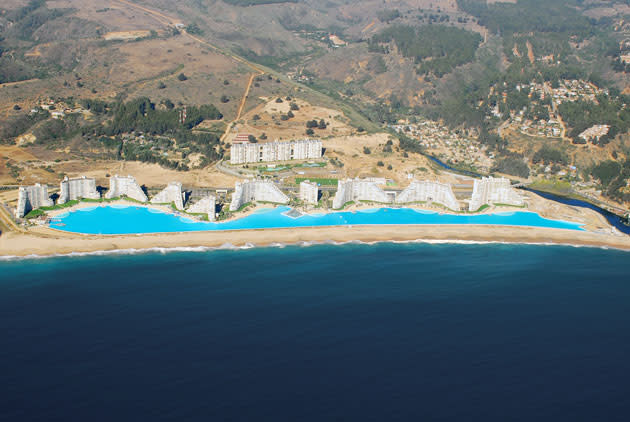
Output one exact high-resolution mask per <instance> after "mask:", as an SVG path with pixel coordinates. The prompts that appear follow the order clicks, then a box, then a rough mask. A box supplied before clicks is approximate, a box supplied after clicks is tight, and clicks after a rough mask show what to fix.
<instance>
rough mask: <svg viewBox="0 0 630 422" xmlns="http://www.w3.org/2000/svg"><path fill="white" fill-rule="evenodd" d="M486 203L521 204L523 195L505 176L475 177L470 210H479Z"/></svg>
mask: <svg viewBox="0 0 630 422" xmlns="http://www.w3.org/2000/svg"><path fill="white" fill-rule="evenodd" d="M486 204H506V205H516V206H521V205H523V204H524V200H523V197H522V196H521V195H519V194H518V192H516V190H515V189H514V188H512V185H511V184H510V181H509V180H508V179H505V178H494V177H484V178H482V179H481V180H480V179H475V184H474V186H473V194H472V198H471V199H470V204H469V206H468V210H469V211H477V210H478V209H479V208H481V207H482V206H483V205H486Z"/></svg>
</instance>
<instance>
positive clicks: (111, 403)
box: [0, 243, 630, 421]
mask: <svg viewBox="0 0 630 422" xmlns="http://www.w3.org/2000/svg"><path fill="white" fill-rule="evenodd" d="M629 270H630V255H629V254H628V253H627V252H621V251H615V250H603V249H591V248H573V247H561V246H527V245H501V244H476V245H461V244H460V245H455V244H418V243H409V244H376V245H360V244H349V245H343V246H332V245H318V246H310V247H300V246H289V247H284V248H252V249H247V250H214V251H206V252H173V253H165V254H162V253H147V254H139V255H107V256H84V257H60V258H46V259H36V260H22V261H13V260H8V261H2V262H0V274H1V275H0V333H2V338H1V340H0V375H1V377H2V382H1V384H0V420H3V421H4V420H6V421H68V420H85V421H97V420H107V421H113V420H115V421H121V420H133V421H137V420H150V421H165V420H168V421H171V420H173V421H187V420H203V421H223V420H233V421H241V420H243V421H258V420H265V421H266V420H272V421H284V420H292V421H293V420H295V421H331V420H342V421H348V420H353V421H355V420H356V421H403V420H404V421H409V420H413V421H416V420H423V421H424V420H441V421H468V420H479V421H490V420H491V421H541V420H550V421H558V420H569V421H600V420H601V421H627V420H628V416H629V415H630V398H629V393H630V387H629V385H630V383H629V382H628V380H629V379H630V334H629V333H628V326H629V324H630V312H629V311H630V277H629V276H628V274H629Z"/></svg>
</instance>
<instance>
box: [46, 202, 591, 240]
mask: <svg viewBox="0 0 630 422" xmlns="http://www.w3.org/2000/svg"><path fill="white" fill-rule="evenodd" d="M290 209H291V208H290V207H286V206H283V207H277V208H265V209H261V210H258V211H257V212H255V213H252V214H250V215H248V216H246V217H242V218H239V219H236V220H230V221H224V222H199V221H196V220H193V219H191V218H188V217H185V216H181V215H176V214H171V213H167V212H162V211H160V210H157V209H155V208H150V207H142V206H120V205H116V206H101V207H95V208H90V209H85V208H84V209H82V210H77V211H72V212H69V213H64V214H62V215H60V216H58V217H56V218H54V219H52V221H51V223H50V227H51V228H54V229H58V230H63V231H68V232H73V233H85V234H146V233H174V232H193V231H217V230H246V229H269V228H290V227H321V226H352V225H393V224H425V225H431V224H432V225H436V224H444V225H453V224H476V225H498V226H525V227H547V228H556V229H568V230H583V229H582V227H581V226H582V225H581V224H579V223H571V222H567V221H561V220H551V219H547V218H543V217H541V216H540V215H538V214H536V213H534V212H527V211H518V212H508V213H496V214H480V215H453V214H441V213H438V212H431V211H426V210H416V209H412V208H372V209H366V210H360V211H342V212H330V213H321V212H319V213H314V214H303V215H302V216H300V217H290V216H288V215H285V214H286V213H287V211H289V210H290Z"/></svg>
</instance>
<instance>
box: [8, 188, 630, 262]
mask: <svg viewBox="0 0 630 422" xmlns="http://www.w3.org/2000/svg"><path fill="white" fill-rule="evenodd" d="M527 202H528V207H527V208H526V209H519V208H510V207H507V208H505V207H500V208H495V207H491V208H489V209H488V210H486V211H485V212H505V211H532V212H536V213H538V214H540V215H541V216H543V217H546V218H551V219H558V220H565V221H572V222H576V223H580V224H583V228H584V229H585V231H576V230H561V229H549V228H534V227H509V226H482V225H399V226H396V225H383V226H377V225H366V226H335V227H308V228H286V229H259V230H233V231H216V232H187V233H165V234H142V235H138V234H133V235H113V236H112V235H107V236H103V235H84V234H76V233H67V232H63V231H58V230H53V229H50V228H48V227H46V226H34V227H30V228H28V229H27V230H24V231H21V232H18V231H7V232H4V233H2V234H1V235H0V256H29V255H38V256H47V255H56V254H60V255H65V254H70V253H73V252H78V253H90V252H98V251H113V250H134V249H135V250H140V249H152V248H166V249H173V248H189V247H221V246H226V245H231V246H235V247H239V246H245V245H256V246H266V245H272V244H277V243H279V244H299V243H303V242H307V243H324V242H341V243H343V242H351V241H362V242H387V241H394V242H404V241H451V242H456V241H472V242H505V243H532V244H564V245H584V246H594V247H611V248H618V249H625V250H630V236H628V235H625V234H622V233H620V232H618V231H617V230H616V229H614V228H612V227H611V226H610V225H609V224H608V222H607V221H606V219H605V218H604V217H603V216H602V215H600V214H598V213H596V212H595V211H592V210H589V209H584V208H577V207H572V206H567V205H563V204H559V203H557V202H553V201H548V200H545V199H544V198H542V197H540V196H538V195H535V194H531V193H528V199H527ZM112 204H125V205H131V206H145V205H138V204H136V203H132V202H128V201H116V202H113V203H111V204H108V205H112ZM99 205H101V204H95V203H80V204H78V205H76V206H75V207H72V208H69V209H63V210H56V211H54V212H51V213H49V216H54V215H58V214H61V213H64V212H68V211H72V210H75V209H79V208H84V207H94V206H99ZM149 206H151V207H153V208H159V209H162V210H164V211H168V212H173V210H172V209H171V208H170V207H168V206H164V205H149ZM370 207H374V205H367V204H363V205H361V206H357V205H355V206H353V207H352V208H349V209H346V211H352V210H355V209H359V208H370ZM260 208H269V205H268V204H259V205H258V206H251V207H250V209H248V210H247V211H246V212H241V213H238V215H236V216H235V217H236V218H242V217H244V216H246V215H249V214H251V213H252V212H256V210H259V209H260ZM413 208H421V209H432V207H430V206H429V207H427V206H426V205H422V206H413ZM435 210H440V209H439V208H438V209H435ZM441 212H444V210H443V209H442V210H441Z"/></svg>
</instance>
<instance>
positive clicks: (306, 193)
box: [299, 180, 319, 205]
mask: <svg viewBox="0 0 630 422" xmlns="http://www.w3.org/2000/svg"><path fill="white" fill-rule="evenodd" d="M318 196H319V189H318V187H317V183H313V182H311V181H309V180H304V181H303V182H301V183H300V195H299V197H300V201H302V202H304V203H305V204H311V205H316V204H317V199H318Z"/></svg>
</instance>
